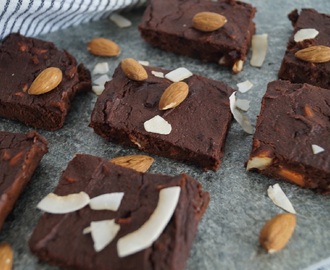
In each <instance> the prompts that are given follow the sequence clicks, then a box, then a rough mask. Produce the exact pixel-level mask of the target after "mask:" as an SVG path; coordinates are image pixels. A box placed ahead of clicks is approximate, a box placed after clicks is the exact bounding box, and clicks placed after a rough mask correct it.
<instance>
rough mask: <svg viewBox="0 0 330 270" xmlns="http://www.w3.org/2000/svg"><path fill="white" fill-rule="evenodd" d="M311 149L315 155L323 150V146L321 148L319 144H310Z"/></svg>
mask: <svg viewBox="0 0 330 270" xmlns="http://www.w3.org/2000/svg"><path fill="white" fill-rule="evenodd" d="M312 151H313V154H314V155H317V154H318V153H321V152H323V151H324V148H322V147H321V146H319V145H316V144H312Z"/></svg>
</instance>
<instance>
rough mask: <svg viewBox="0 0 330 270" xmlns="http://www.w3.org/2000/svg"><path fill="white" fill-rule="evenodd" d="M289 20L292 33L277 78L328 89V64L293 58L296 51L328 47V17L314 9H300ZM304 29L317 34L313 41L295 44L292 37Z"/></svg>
mask: <svg viewBox="0 0 330 270" xmlns="http://www.w3.org/2000/svg"><path fill="white" fill-rule="evenodd" d="M289 19H290V20H291V22H292V25H293V26H294V31H293V33H292V35H291V37H290V40H289V42H288V45H287V49H286V52H285V55H284V58H283V61H282V64H281V68H280V71H279V73H278V77H279V78H280V79H283V80H289V81H291V82H295V83H309V84H312V85H316V86H319V87H322V88H327V89H330V76H329V74H330V62H325V63H311V62H306V61H303V60H300V59H298V58H297V57H295V53H296V52H297V51H298V50H301V49H304V48H307V47H310V46H316V45H323V46H328V47H330V27H329V25H330V16H329V15H327V14H322V13H318V12H317V11H316V10H314V9H302V10H301V12H300V14H299V13H298V11H297V10H294V11H292V12H291V13H290V14H289ZM305 28H314V29H315V30H317V31H318V32H319V33H318V35H317V36H316V37H315V38H313V39H306V40H304V41H300V42H295V41H294V35H295V34H296V33H297V31H299V30H300V29H305Z"/></svg>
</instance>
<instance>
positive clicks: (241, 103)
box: [236, 98, 250, 112]
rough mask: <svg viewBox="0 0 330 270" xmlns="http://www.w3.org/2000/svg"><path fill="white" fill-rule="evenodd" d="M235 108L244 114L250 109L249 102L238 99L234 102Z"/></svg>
mask: <svg viewBox="0 0 330 270" xmlns="http://www.w3.org/2000/svg"><path fill="white" fill-rule="evenodd" d="M236 108H238V109H240V110H242V111H245V112H246V111H248V110H249V109H250V100H247V99H239V98H238V99H237V100H236Z"/></svg>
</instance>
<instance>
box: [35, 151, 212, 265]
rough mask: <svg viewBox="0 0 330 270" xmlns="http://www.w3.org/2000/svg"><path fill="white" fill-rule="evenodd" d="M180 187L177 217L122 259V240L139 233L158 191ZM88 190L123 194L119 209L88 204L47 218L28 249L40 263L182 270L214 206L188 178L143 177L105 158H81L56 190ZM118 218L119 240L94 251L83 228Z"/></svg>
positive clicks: (71, 163) (63, 175) (154, 175)
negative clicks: (207, 212)
mask: <svg viewBox="0 0 330 270" xmlns="http://www.w3.org/2000/svg"><path fill="white" fill-rule="evenodd" d="M172 186H179V187H180V188H181V192H180V197H179V201H178V204H177V207H176V209H175V211H174V214H173V216H172V218H171V220H170V221H169V223H168V224H167V226H166V227H165V229H164V231H163V232H162V233H161V235H160V237H159V238H158V239H157V240H156V241H155V242H154V243H153V244H152V246H151V247H149V248H146V249H144V250H141V251H139V252H137V253H134V254H132V255H129V256H125V257H119V256H118V252H117V242H118V239H120V238H121V237H123V236H125V235H127V234H128V233H130V232H133V231H136V230H137V229H138V228H140V226H141V225H142V224H144V223H145V222H146V220H148V219H149V217H150V215H151V214H152V213H153V211H154V209H155V207H156V205H157V201H158V197H159V191H160V190H161V189H163V188H167V187H172ZM81 191H84V192H86V193H87V194H88V195H89V197H90V198H93V197H95V196H98V195H102V194H105V193H112V192H124V197H123V199H122V201H121V204H120V206H119V209H118V210H117V211H109V210H107V211H106V210H97V211H96V210H92V209H91V208H90V207H89V206H85V207H84V208H82V209H80V210H78V211H76V212H72V213H69V214H49V213H45V214H43V215H42V217H41V219H40V221H39V223H38V225H37V227H36V228H35V230H34V232H33V234H32V236H31V238H30V241H29V246H30V248H31V251H32V252H33V253H34V254H35V255H36V256H38V257H39V259H41V260H44V261H47V262H49V263H51V264H55V265H58V266H61V267H65V268H69V269H86V270H87V269H93V270H94V269H98V270H102V269H113V270H115V269H118V270H119V269H120V270H124V269H137V268H138V269H183V268H184V266H185V263H186V260H187V257H188V255H189V250H190V248H191V246H192V243H193V239H194V237H195V234H196V231H197V225H198V222H199V220H200V219H201V217H202V215H203V213H204V211H205V210H206V207H207V205H208V202H209V194H208V193H207V192H204V191H202V187H201V185H200V184H199V183H198V182H197V181H196V180H194V179H193V178H191V177H190V176H188V175H185V174H182V175H178V176H174V177H172V176H165V175H159V174H148V173H146V174H144V173H139V172H136V171H134V170H131V169H127V168H123V167H119V166H117V165H114V164H112V163H110V162H109V161H108V160H106V159H102V158H99V157H94V156H90V155H83V154H78V155H76V156H75V158H74V159H73V160H72V161H71V162H70V163H69V165H68V167H67V168H66V170H65V171H64V172H63V174H62V177H61V179H60V181H59V183H58V186H57V187H56V188H55V191H54V193H55V194H57V195H61V196H63V195H68V194H72V193H78V192H81ZM106 219H115V222H116V224H119V225H120V230H119V232H118V234H117V235H116V237H115V238H114V239H113V240H112V241H111V242H110V244H109V245H107V246H106V247H105V248H104V249H103V250H101V251H100V252H96V251H95V250H94V248H93V240H92V238H91V235H90V234H83V230H84V229H85V228H86V227H88V226H89V224H90V223H91V221H97V220H98V221H99V220H106Z"/></svg>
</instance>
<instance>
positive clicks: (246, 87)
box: [236, 80, 253, 93]
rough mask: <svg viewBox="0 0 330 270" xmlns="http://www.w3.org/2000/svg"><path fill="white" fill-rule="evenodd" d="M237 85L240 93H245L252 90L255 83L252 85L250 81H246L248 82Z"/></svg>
mask: <svg viewBox="0 0 330 270" xmlns="http://www.w3.org/2000/svg"><path fill="white" fill-rule="evenodd" d="M236 85H237V87H238V91H240V92H241V93H245V92H247V91H249V90H250V89H251V88H252V86H253V83H251V82H250V81H249V80H246V81H244V82H241V83H238V84H236Z"/></svg>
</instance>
